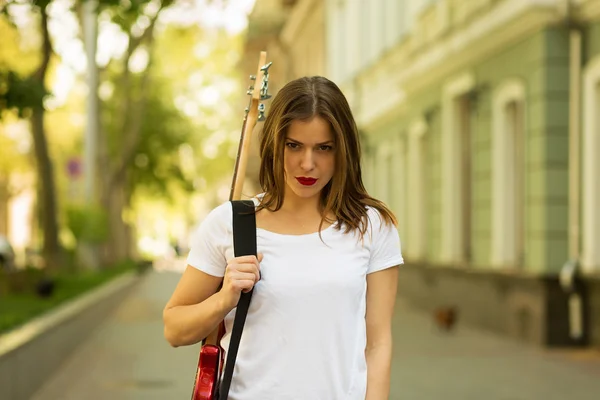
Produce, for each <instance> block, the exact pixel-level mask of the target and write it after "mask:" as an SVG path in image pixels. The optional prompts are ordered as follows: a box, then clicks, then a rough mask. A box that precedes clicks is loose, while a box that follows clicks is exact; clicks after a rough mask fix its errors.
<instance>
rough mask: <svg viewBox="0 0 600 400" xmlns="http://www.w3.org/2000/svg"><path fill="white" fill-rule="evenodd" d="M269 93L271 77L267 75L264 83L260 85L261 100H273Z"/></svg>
mask: <svg viewBox="0 0 600 400" xmlns="http://www.w3.org/2000/svg"><path fill="white" fill-rule="evenodd" d="M268 91H269V76H268V75H267V74H265V77H264V78H263V81H262V83H261V85H260V98H261V100H267V99H270V98H271V95H270V94H269V93H268Z"/></svg>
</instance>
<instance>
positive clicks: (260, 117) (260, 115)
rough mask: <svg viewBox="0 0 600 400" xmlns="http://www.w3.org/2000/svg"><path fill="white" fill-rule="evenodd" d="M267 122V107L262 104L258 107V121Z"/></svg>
mask: <svg viewBox="0 0 600 400" xmlns="http://www.w3.org/2000/svg"><path fill="white" fill-rule="evenodd" d="M264 120H265V105H264V104H263V103H260V104H259V105H258V121H264Z"/></svg>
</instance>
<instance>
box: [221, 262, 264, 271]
mask: <svg viewBox="0 0 600 400" xmlns="http://www.w3.org/2000/svg"><path fill="white" fill-rule="evenodd" d="M228 268H229V269H230V270H232V271H240V272H252V273H254V272H258V269H259V268H258V263H256V264H255V263H244V264H231V265H228Z"/></svg>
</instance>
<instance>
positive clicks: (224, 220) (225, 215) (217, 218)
mask: <svg viewBox="0 0 600 400" xmlns="http://www.w3.org/2000/svg"><path fill="white" fill-rule="evenodd" d="M232 215H233V211H232V207H231V202H229V201H226V202H223V203H221V204H219V205H218V206H216V207H214V208H213V209H212V210H210V211H209V212H208V214H206V216H205V217H204V218H203V219H202V221H201V222H200V225H199V227H198V231H200V232H203V233H211V234H215V233H217V234H218V233H226V232H227V231H229V230H231V226H232V223H231V218H232Z"/></svg>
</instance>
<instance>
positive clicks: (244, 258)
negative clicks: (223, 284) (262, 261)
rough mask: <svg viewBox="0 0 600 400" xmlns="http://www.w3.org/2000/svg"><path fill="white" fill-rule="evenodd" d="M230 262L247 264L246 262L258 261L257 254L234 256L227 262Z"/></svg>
mask: <svg viewBox="0 0 600 400" xmlns="http://www.w3.org/2000/svg"><path fill="white" fill-rule="evenodd" d="M227 263H228V264H245V263H256V256H240V257H235V258H232V259H231V260H229V261H228V262H227Z"/></svg>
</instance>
